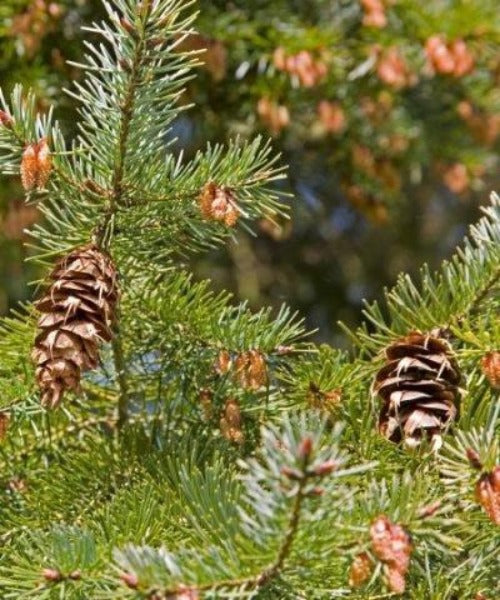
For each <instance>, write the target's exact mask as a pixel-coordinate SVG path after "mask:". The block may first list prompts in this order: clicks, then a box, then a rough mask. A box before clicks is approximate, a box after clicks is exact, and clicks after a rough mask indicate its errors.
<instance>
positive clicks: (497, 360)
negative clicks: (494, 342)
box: [481, 351, 500, 390]
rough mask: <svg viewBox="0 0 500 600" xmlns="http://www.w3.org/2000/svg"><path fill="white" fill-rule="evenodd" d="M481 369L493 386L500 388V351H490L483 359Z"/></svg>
mask: <svg viewBox="0 0 500 600" xmlns="http://www.w3.org/2000/svg"><path fill="white" fill-rule="evenodd" d="M481 369H482V371H483V373H484V375H485V376H486V379H487V380H488V381H489V382H490V384H491V387H492V388H494V389H495V390H500V352H498V351H495V352H488V354H485V355H484V356H483V358H482V359H481Z"/></svg>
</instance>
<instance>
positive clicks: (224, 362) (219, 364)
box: [214, 350, 232, 375]
mask: <svg viewBox="0 0 500 600" xmlns="http://www.w3.org/2000/svg"><path fill="white" fill-rule="evenodd" d="M231 365H232V362H231V355H230V354H229V352H228V351H227V350H221V351H220V352H219V355H218V356H217V360H216V361H215V364H214V369H215V372H216V373H217V374H218V375H226V373H228V372H229V370H230V369H231Z"/></svg>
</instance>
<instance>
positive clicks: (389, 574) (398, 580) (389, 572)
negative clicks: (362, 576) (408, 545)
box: [385, 566, 406, 594]
mask: <svg viewBox="0 0 500 600" xmlns="http://www.w3.org/2000/svg"><path fill="white" fill-rule="evenodd" d="M385 575H386V578H387V585H388V587H389V589H390V590H391V592H393V593H394V594H403V593H404V591H405V588H406V578H405V573H402V572H401V571H399V570H398V569H396V568H395V567H391V566H386V568H385Z"/></svg>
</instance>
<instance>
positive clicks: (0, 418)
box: [0, 412, 10, 441]
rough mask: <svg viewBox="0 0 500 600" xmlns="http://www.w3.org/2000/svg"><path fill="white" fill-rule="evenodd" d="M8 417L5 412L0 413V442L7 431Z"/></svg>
mask: <svg viewBox="0 0 500 600" xmlns="http://www.w3.org/2000/svg"><path fill="white" fill-rule="evenodd" d="M9 422H10V416H9V414H8V413H6V412H0V441H1V440H3V439H4V438H5V436H6V435H7V430H8V429H9Z"/></svg>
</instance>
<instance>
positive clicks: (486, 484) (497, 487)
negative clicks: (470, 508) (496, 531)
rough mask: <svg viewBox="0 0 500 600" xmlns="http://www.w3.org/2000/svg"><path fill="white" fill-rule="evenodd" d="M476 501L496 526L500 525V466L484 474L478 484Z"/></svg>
mask: <svg viewBox="0 0 500 600" xmlns="http://www.w3.org/2000/svg"><path fill="white" fill-rule="evenodd" d="M476 499H477V501H478V502H479V504H481V506H482V507H483V508H484V510H485V511H486V514H487V515H488V517H489V518H490V520H491V521H492V522H493V523H495V525H500V465H498V466H496V467H495V468H494V469H493V471H491V473H484V474H483V475H482V476H481V478H480V479H479V481H478V482H477V484H476Z"/></svg>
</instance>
